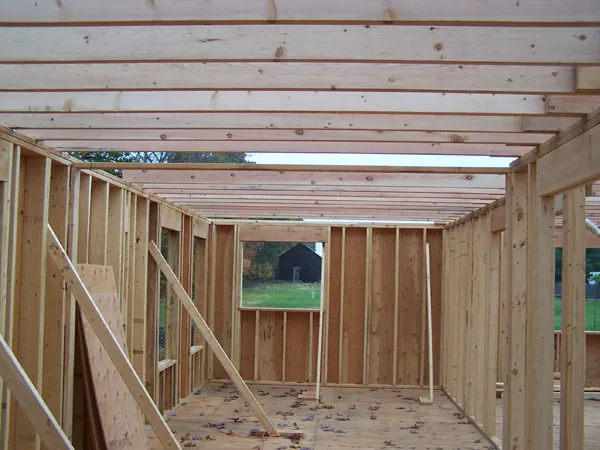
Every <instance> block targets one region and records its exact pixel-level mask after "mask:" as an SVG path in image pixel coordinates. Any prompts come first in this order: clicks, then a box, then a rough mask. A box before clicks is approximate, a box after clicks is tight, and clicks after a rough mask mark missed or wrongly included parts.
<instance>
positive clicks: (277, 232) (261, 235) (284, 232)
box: [238, 224, 328, 242]
mask: <svg viewBox="0 0 600 450" xmlns="http://www.w3.org/2000/svg"><path fill="white" fill-rule="evenodd" d="M238 227H239V230H240V240H241V241H265V242H269V241H271V242H327V231H328V228H327V227H324V226H320V227H298V226H294V225H279V224H269V225H266V224H264V225H254V224H239V225H238Z"/></svg>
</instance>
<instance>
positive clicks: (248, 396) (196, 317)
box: [148, 241, 279, 436]
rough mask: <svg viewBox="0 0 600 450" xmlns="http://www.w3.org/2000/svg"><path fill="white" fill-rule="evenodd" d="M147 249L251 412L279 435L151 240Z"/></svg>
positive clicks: (266, 427)
mask: <svg viewBox="0 0 600 450" xmlns="http://www.w3.org/2000/svg"><path fill="white" fill-rule="evenodd" d="M148 251H149V252H150V254H151V255H152V257H153V258H154V260H155V261H156V264H158V267H160V270H161V271H162V273H163V274H164V275H165V277H166V278H167V281H168V282H169V283H170V284H171V285H172V286H173V290H174V291H175V294H176V295H177V297H179V300H180V301H181V303H182V304H183V306H184V307H185V309H187V311H188V313H189V314H190V317H191V318H192V320H193V321H194V323H195V324H196V326H197V327H198V329H199V330H200V332H201V333H202V336H204V339H206V343H207V344H208V345H209V347H210V348H211V350H212V351H213V352H214V354H215V355H216V356H217V358H218V359H219V362H220V363H221V364H222V365H223V368H224V369H225V370H226V371H227V373H228V374H229V376H230V377H231V380H232V381H233V383H234V384H235V386H236V387H237V388H238V390H239V391H240V393H241V394H242V397H244V400H246V402H248V403H249V405H250V408H251V409H252V412H253V413H254V414H255V415H256V417H257V419H258V420H259V422H260V424H261V425H262V426H263V427H264V429H265V430H266V431H267V433H269V434H270V435H271V436H277V435H279V433H278V432H277V430H276V429H275V427H274V426H273V424H272V423H271V421H270V420H269V418H268V417H267V415H266V414H265V412H264V410H263V409H262V407H261V406H260V404H259V403H258V401H257V400H256V398H255V397H254V395H253V394H252V392H251V391H250V389H248V386H247V385H246V383H245V382H244V380H243V379H242V377H241V376H240V374H239V372H238V371H237V370H236V368H235V366H234V365H233V363H232V362H231V360H230V359H229V357H228V356H227V354H226V353H225V350H223V347H221V344H219V341H217V338H216V337H215V335H214V334H213V332H212V330H211V329H210V328H209V326H208V325H207V324H206V322H205V321H204V319H203V318H202V316H201V315H200V312H199V311H198V309H197V308H196V306H195V305H194V303H193V302H192V299H191V298H190V297H189V295H188V294H187V293H186V292H185V289H183V286H182V285H181V283H180V282H179V280H178V279H177V277H176V276H175V274H174V273H173V270H171V267H170V266H169V264H168V263H167V261H166V260H165V258H163V256H162V254H161V253H160V250H159V249H158V247H157V246H156V244H155V243H154V242H153V241H151V242H150V243H149V244H148Z"/></svg>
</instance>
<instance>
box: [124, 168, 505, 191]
mask: <svg viewBox="0 0 600 450" xmlns="http://www.w3.org/2000/svg"><path fill="white" fill-rule="evenodd" d="M123 179H124V180H126V181H129V182H132V183H142V184H145V183H158V182H160V183H161V184H162V183H196V184H206V185H229V186H236V185H244V186H247V185H265V186H268V185H288V186H294V188H295V187H296V186H300V187H303V186H306V187H310V188H311V189H314V188H316V187H323V186H327V187H328V188H332V187H335V188H337V189H339V188H340V187H344V186H376V187H379V188H381V187H385V188H392V187H402V188H410V187H420V188H450V187H451V188H470V189H479V188H483V189H490V188H497V189H502V188H503V187H504V176H503V175H493V174H492V175H489V174H483V175H477V174H470V173H467V174H442V175H440V174H431V173H415V174H413V173H407V174H402V173H398V174H389V173H379V172H371V173H369V174H367V175H365V174H361V173H352V172H350V173H347V174H345V176H343V177H342V180H340V174H339V173H337V172H335V171H333V172H329V171H319V172H313V173H306V172H295V171H293V170H290V171H287V172H286V171H283V173H281V171H279V172H271V171H268V172H264V171H256V172H252V171H242V170H223V171H217V170H215V171H194V170H190V171H186V172H181V171H177V170H173V171H170V170H165V171H162V172H160V173H159V174H158V175H157V174H153V173H149V172H144V171H142V170H128V171H125V172H124V173H123Z"/></svg>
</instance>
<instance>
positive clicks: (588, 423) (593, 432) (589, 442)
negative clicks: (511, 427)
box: [496, 392, 600, 450]
mask: <svg viewBox="0 0 600 450" xmlns="http://www.w3.org/2000/svg"><path fill="white" fill-rule="evenodd" d="M503 405H504V399H501V398H500V399H498V400H497V401H496V433H498V434H497V436H502V414H503V411H504V408H503ZM583 407H584V423H585V428H584V433H585V450H600V393H596V392H593V393H592V392H589V393H588V392H586V394H585V401H584V402H583ZM553 423H554V448H555V449H559V448H560V445H559V443H560V440H559V435H560V395H559V394H558V393H556V392H555V393H554V422H553Z"/></svg>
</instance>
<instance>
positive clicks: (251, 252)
mask: <svg viewBox="0 0 600 450" xmlns="http://www.w3.org/2000/svg"><path fill="white" fill-rule="evenodd" d="M241 244H242V258H241V265H242V267H241V273H242V276H241V280H242V289H241V300H240V307H241V308H247V309H285V310H288V309H291V310H319V307H320V302H321V299H322V297H323V273H324V261H325V258H324V252H325V245H323V243H321V242H268V241H244V242H242V243H241Z"/></svg>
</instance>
